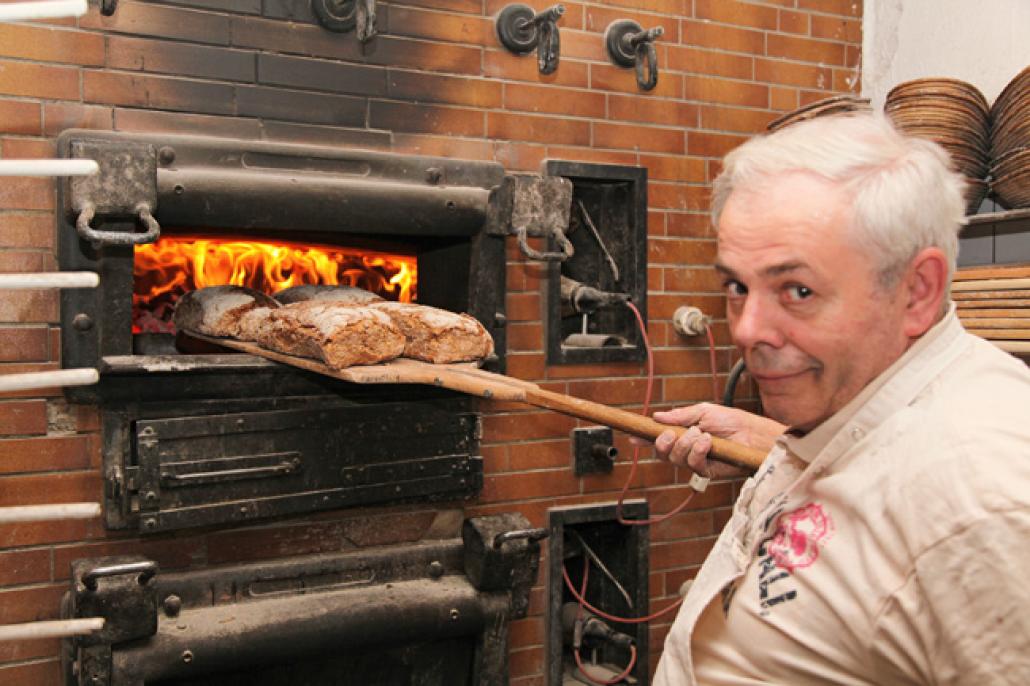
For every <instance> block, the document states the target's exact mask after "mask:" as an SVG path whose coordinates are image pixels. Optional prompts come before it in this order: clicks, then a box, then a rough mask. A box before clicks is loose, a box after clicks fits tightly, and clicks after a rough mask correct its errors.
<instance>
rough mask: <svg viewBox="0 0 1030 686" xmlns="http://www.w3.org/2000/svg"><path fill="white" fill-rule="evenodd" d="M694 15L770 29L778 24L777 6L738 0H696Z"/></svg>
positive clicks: (721, 21)
mask: <svg viewBox="0 0 1030 686" xmlns="http://www.w3.org/2000/svg"><path fill="white" fill-rule="evenodd" d="M694 16H695V17H697V18H698V19H710V20H712V21H716V22H719V23H722V24H733V25H735V26H751V27H754V28H756V29H765V30H768V31H773V30H775V29H776V27H777V24H778V20H777V16H776V8H775V7H766V6H764V5H756V4H754V3H746V2H736V0H694Z"/></svg>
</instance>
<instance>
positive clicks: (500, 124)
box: [486, 112, 590, 145]
mask: <svg viewBox="0 0 1030 686" xmlns="http://www.w3.org/2000/svg"><path fill="white" fill-rule="evenodd" d="M486 135H487V136H488V137H490V138H501V139H512V140H530V141H536V142H539V143H559V144H565V145H589V144H590V123H589V122H585V121H580V120H575V119H561V118H551V117H539V116H530V115H521V114H509V113H505V112H488V113H487V130H486Z"/></svg>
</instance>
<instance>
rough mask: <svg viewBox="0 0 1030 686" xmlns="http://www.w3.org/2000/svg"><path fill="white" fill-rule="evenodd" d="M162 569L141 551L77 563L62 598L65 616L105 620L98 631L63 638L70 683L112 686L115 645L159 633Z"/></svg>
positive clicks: (63, 660) (63, 615) (67, 676)
mask: <svg viewBox="0 0 1030 686" xmlns="http://www.w3.org/2000/svg"><path fill="white" fill-rule="evenodd" d="M157 571H158V566H157V563H156V562H154V561H153V560H148V559H147V558H144V557H140V556H136V555H121V556H115V557H104V558H96V559H86V560H75V561H74V562H72V590H71V591H69V592H68V593H66V594H65V595H64V599H63V600H62V601H61V617H62V618H63V619H81V618H89V617H103V618H104V620H105V621H104V628H103V629H101V630H100V631H98V632H95V633H93V634H89V635H86V636H77V637H75V638H72V639H65V640H64V643H63V648H62V656H61V657H62V663H63V664H62V667H63V670H64V675H65V684H79V685H81V686H108V685H109V684H111V683H112V663H111V649H112V646H113V645H114V644H118V643H124V642H126V641H135V640H139V639H145V638H147V637H149V636H153V635H154V634H156V633H157V619H158V618H157V590H156V586H155V583H154V580H155V577H156V575H157Z"/></svg>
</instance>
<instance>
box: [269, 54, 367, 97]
mask: <svg viewBox="0 0 1030 686" xmlns="http://www.w3.org/2000/svg"><path fill="white" fill-rule="evenodd" d="M257 80H258V82H259V83H262V84H270V85H274V86H284V87H286V88H299V89H305V90H318V91H331V92H334V93H345V94H349V95H386V70H384V69H380V68H378V67H369V66H365V65H356V64H341V63H339V62H335V61H330V60H315V59H304V58H300V57H289V56H284V55H268V54H260V55H258V58H257Z"/></svg>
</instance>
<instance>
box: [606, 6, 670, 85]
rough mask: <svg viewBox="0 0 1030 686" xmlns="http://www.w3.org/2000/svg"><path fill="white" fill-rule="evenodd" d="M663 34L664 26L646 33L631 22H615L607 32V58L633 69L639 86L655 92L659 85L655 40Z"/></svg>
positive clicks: (624, 20)
mask: <svg viewBox="0 0 1030 686" xmlns="http://www.w3.org/2000/svg"><path fill="white" fill-rule="evenodd" d="M663 33H665V29H664V28H662V27H661V26H656V27H654V28H653V29H648V30H647V31H645V30H644V29H643V28H642V27H641V26H640V24H638V23H636V22H635V21H631V20H629V19H623V20H621V21H613V22H612V23H611V24H609V25H608V28H607V29H606V30H605V32H604V43H605V46H606V47H607V49H608V56H609V57H610V58H611V60H612V62H614V63H615V64H617V65H619V66H622V67H634V68H635V69H636V72H637V85H638V86H640V88H641V89H642V90H645V91H649V90H653V89H654V87H655V86H656V85H658V51H657V50H655V47H654V41H655V39H656V38H658V37H659V36H661V35H662V34H663Z"/></svg>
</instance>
